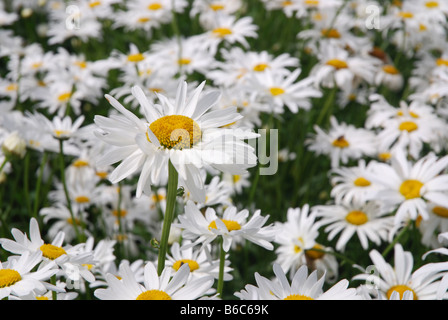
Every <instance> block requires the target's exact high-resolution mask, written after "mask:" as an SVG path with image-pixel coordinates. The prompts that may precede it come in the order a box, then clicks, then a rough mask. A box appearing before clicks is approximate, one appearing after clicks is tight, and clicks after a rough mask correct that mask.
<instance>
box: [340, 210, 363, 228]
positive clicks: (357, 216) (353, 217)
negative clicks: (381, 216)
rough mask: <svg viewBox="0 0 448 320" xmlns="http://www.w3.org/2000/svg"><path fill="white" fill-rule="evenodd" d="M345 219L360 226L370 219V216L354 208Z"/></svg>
mask: <svg viewBox="0 0 448 320" xmlns="http://www.w3.org/2000/svg"><path fill="white" fill-rule="evenodd" d="M345 220H347V222H348V223H351V224H353V225H355V226H360V225H363V224H365V223H366V222H367V221H369V218H368V217H367V215H366V214H365V213H364V212H362V211H360V210H353V211H350V212H349V213H348V214H347V215H346V216H345Z"/></svg>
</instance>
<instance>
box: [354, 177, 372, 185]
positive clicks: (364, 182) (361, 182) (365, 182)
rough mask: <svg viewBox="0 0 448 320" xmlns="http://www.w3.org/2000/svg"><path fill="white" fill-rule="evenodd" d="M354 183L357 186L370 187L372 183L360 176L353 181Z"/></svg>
mask: <svg viewBox="0 0 448 320" xmlns="http://www.w3.org/2000/svg"><path fill="white" fill-rule="evenodd" d="M353 184H354V185H355V186H357V187H368V186H370V184H371V183H370V181H369V180H367V179H366V178H363V177H359V178H357V179H356V180H355V181H353Z"/></svg>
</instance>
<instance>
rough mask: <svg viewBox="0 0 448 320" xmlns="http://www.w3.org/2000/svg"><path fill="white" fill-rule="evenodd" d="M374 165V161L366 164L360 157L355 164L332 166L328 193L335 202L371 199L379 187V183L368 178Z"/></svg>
mask: <svg viewBox="0 0 448 320" xmlns="http://www.w3.org/2000/svg"><path fill="white" fill-rule="evenodd" d="M374 166H375V162H374V161H370V162H368V163H367V164H366V161H365V160H364V159H360V160H359V161H358V165H356V166H351V167H338V168H333V169H332V170H331V172H330V174H331V176H330V179H331V184H332V185H333V187H332V189H331V193H330V195H331V196H332V197H333V198H334V199H335V202H337V203H339V202H345V203H350V202H352V201H355V202H365V201H367V200H371V199H373V198H374V197H375V195H376V193H377V192H378V191H379V190H380V189H381V185H378V184H377V183H375V182H373V181H371V180H370V178H369V177H370V175H371V174H372V171H373V167H374Z"/></svg>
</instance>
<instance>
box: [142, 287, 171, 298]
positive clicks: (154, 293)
mask: <svg viewBox="0 0 448 320" xmlns="http://www.w3.org/2000/svg"><path fill="white" fill-rule="evenodd" d="M136 300H172V299H171V297H170V296H169V294H167V293H166V292H165V291H162V290H157V289H153V290H148V291H145V292H142V293H140V294H139V295H138V297H137V299H136Z"/></svg>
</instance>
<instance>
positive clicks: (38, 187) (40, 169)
mask: <svg viewBox="0 0 448 320" xmlns="http://www.w3.org/2000/svg"><path fill="white" fill-rule="evenodd" d="M41 161H42V162H41V164H40V168H39V176H38V177H37V183H36V197H35V199H34V209H33V216H34V217H35V218H36V219H37V216H38V215H37V211H38V210H39V195H40V187H41V185H42V177H43V173H44V168H45V164H46V162H47V152H45V151H44V153H43V155H42V160H41Z"/></svg>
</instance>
